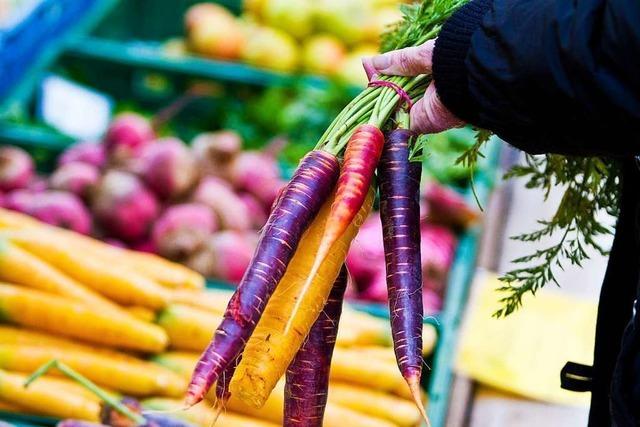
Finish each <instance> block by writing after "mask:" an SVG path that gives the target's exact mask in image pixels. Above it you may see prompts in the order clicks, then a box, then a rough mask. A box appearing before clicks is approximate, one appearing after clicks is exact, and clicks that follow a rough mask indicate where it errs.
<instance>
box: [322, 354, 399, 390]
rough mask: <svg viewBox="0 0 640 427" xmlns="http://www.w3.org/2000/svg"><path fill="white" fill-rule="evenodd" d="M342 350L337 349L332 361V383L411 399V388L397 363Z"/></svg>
mask: <svg viewBox="0 0 640 427" xmlns="http://www.w3.org/2000/svg"><path fill="white" fill-rule="evenodd" d="M340 350H341V351H337V349H336V351H335V352H334V354H333V359H332V360H331V370H330V371H329V378H330V379H331V381H338V382H345V383H350V384H357V385H361V386H363V387H369V388H371V389H374V390H382V391H386V392H390V393H394V394H397V395H399V396H402V397H405V398H408V399H411V393H410V391H409V386H408V385H407V383H406V382H405V381H404V378H402V375H401V374H400V371H398V367H397V366H396V365H395V363H391V361H389V360H384V359H379V358H373V357H369V358H366V357H364V355H363V354H362V353H361V352H358V351H357V349H355V350H352V349H340ZM363 360H366V363H363Z"/></svg>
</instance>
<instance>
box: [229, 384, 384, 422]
mask: <svg viewBox="0 0 640 427" xmlns="http://www.w3.org/2000/svg"><path fill="white" fill-rule="evenodd" d="M331 387H332V385H329V401H328V402H327V406H326V408H325V412H324V422H323V426H324V427H344V426H349V427H393V426H396V424H394V423H390V422H388V421H386V420H383V419H381V418H378V417H375V416H373V415H369V414H365V413H361V412H358V411H354V410H352V409H349V408H347V407H346V406H344V405H341V404H338V403H337V402H336V401H335V400H332V398H331ZM363 397H365V396H363ZM226 408H227V409H228V410H230V411H233V412H237V413H240V414H245V415H249V416H252V417H259V418H263V419H266V420H269V421H272V422H274V423H278V424H280V425H282V421H283V408H284V381H280V382H278V384H276V386H275V387H274V389H273V392H272V393H271V394H270V395H269V397H268V398H267V400H266V401H265V403H264V406H262V408H260V409H257V408H255V407H253V406H251V405H247V404H246V403H244V402H242V401H241V400H240V399H237V398H236V397H234V396H233V394H232V395H231V398H230V399H229V401H228V402H227V404H226Z"/></svg>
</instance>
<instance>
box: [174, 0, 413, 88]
mask: <svg viewBox="0 0 640 427" xmlns="http://www.w3.org/2000/svg"><path fill="white" fill-rule="evenodd" d="M401 3H403V1H400V0H389V1H367V0H321V1H313V0H252V1H245V2H243V7H244V11H243V13H242V15H241V16H239V17H236V16H234V15H233V14H232V13H231V12H229V11H228V10H226V9H225V8H224V7H222V6H220V5H216V4H213V3H199V4H196V5H194V6H192V7H191V8H190V9H189V10H188V11H187V13H186V14H185V17H184V24H185V25H184V26H185V37H186V40H185V45H186V46H185V47H186V49H188V50H189V51H192V52H194V53H196V54H200V55H204V56H208V57H211V58H217V59H224V60H232V61H243V62H245V63H247V64H250V65H253V66H256V67H260V68H266V69H271V70H275V71H281V72H304V73H309V74H318V75H326V76H331V77H336V78H338V79H341V80H343V81H345V82H347V83H351V84H356V85H360V86H364V85H365V84H366V79H365V78H364V75H363V73H362V66H361V58H362V57H363V56H370V55H373V54H375V53H376V52H377V51H378V47H379V43H380V39H379V38H380V34H381V33H382V32H383V31H384V30H385V29H386V28H387V27H388V26H389V25H391V24H394V23H396V22H397V21H399V20H400V18H401V14H400V11H399V10H398V5H399V4H401ZM179 43H180V42H178V41H176V40H171V41H170V42H169V43H168V48H169V49H171V51H172V52H175V51H176V50H178V49H179V48H177V47H176V46H179Z"/></svg>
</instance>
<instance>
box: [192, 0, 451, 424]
mask: <svg viewBox="0 0 640 427" xmlns="http://www.w3.org/2000/svg"><path fill="white" fill-rule="evenodd" d="M456 7H457V4H449V3H446V2H433V3H431V2H426V1H425V2H424V3H421V4H416V5H414V6H412V7H409V8H406V9H405V11H406V16H405V20H404V21H403V22H402V23H401V24H399V25H398V26H397V27H396V28H395V29H394V30H393V31H392V32H391V33H389V34H388V35H387V36H386V38H385V47H386V48H387V49H396V48H402V47H407V46H414V45H417V44H420V43H422V42H424V41H426V40H428V39H429V38H432V37H433V36H435V34H437V31H438V29H439V25H441V23H442V20H443V19H444V18H445V17H446V16H447V15H448V14H449V13H451V11H453V10H455V8H456ZM416 18H418V19H416ZM370 77H371V78H372V82H371V83H370V85H369V88H368V89H366V90H364V91H363V92H362V93H361V94H360V95H359V96H357V97H356V98H355V99H354V100H353V101H352V102H351V103H350V104H349V105H347V106H346V107H345V108H344V109H343V110H342V112H341V113H340V114H338V116H337V118H336V119H335V120H334V121H333V123H331V125H330V126H329V127H328V129H327V130H326V132H325V133H324V134H323V135H322V137H320V139H319V141H318V144H317V146H316V147H315V149H314V150H313V151H311V152H310V153H308V154H307V155H306V157H305V158H304V160H303V161H302V162H301V163H300V165H299V166H298V169H297V170H296V173H295V174H294V176H293V178H292V179H291V181H290V182H289V183H288V184H287V185H286V186H285V187H284V188H283V190H282V191H281V193H280V194H279V196H278V198H277V199H276V202H275V204H274V207H273V209H272V211H271V214H270V216H269V219H268V221H267V224H266V225H265V228H264V230H263V232H262V238H261V239H260V241H259V242H258V246H257V248H256V251H255V253H254V257H253V258H252V260H251V263H250V265H249V268H248V269H247V273H246V274H245V275H244V276H243V278H242V280H241V282H240V283H239V285H238V287H237V289H236V291H235V293H234V295H233V297H232V298H231V301H230V302H229V305H228V306H227V309H226V311H225V313H224V318H223V319H222V321H221V323H220V325H219V326H218V328H217V330H216V331H215V334H214V336H213V339H212V340H211V342H210V344H209V346H208V347H207V349H206V350H205V351H204V353H203V354H202V355H201V357H200V359H199V361H198V364H197V366H196V367H195V370H194V372H193V375H192V378H191V381H190V384H189V387H188V391H187V396H186V399H185V403H186V405H187V406H193V405H195V404H197V403H198V402H200V401H201V400H202V399H204V397H205V396H206V394H207V393H208V392H209V389H210V388H211V387H212V386H213V384H214V383H217V386H216V388H215V389H216V396H217V398H218V405H219V407H220V410H222V408H224V407H225V406H226V401H227V400H228V399H229V398H233V397H235V398H238V399H240V400H242V401H243V402H245V403H246V404H248V405H252V406H254V407H256V408H260V407H262V406H263V405H264V404H265V402H266V401H267V399H268V397H269V396H270V395H271V393H272V391H273V390H274V388H275V387H276V385H277V383H278V381H279V380H280V378H282V377H283V375H284V374H285V372H286V370H287V367H290V366H291V364H292V362H293V361H294V359H295V357H296V354H300V357H301V358H303V357H305V356H304V355H305V353H306V352H309V351H314V352H317V353H318V354H324V355H328V354H330V353H331V350H330V349H324V348H323V347H324V346H325V345H326V344H322V343H315V348H310V346H314V341H306V343H305V340H306V339H307V337H309V334H310V332H311V331H312V330H313V328H314V326H315V327H321V326H320V325H319V322H322V321H323V319H322V316H321V313H322V311H323V309H324V308H325V305H326V303H327V301H328V299H329V296H330V295H331V292H332V288H333V285H334V282H335V281H336V279H337V278H338V275H339V273H340V271H341V268H342V265H343V264H344V262H345V261H346V257H347V252H348V249H349V246H350V245H351V242H352V240H353V239H354V237H355V236H356V234H357V233H358V229H359V228H360V226H361V225H362V224H363V223H364V221H365V219H366V217H367V216H368V214H369V210H370V209H371V206H372V202H373V194H374V192H375V189H374V188H375V185H376V182H375V181H374V174H375V173H376V171H377V174H378V180H379V182H378V185H380V187H381V197H383V198H384V199H383V200H381V207H382V209H381V220H382V224H383V225H384V230H383V232H384V234H385V239H384V246H385V248H384V250H385V255H386V256H385V258H386V260H387V268H386V274H387V286H388V290H389V295H390V311H391V325H392V330H393V338H394V350H395V355H396V360H397V364H398V367H399V370H400V372H401V373H402V376H403V377H404V379H405V381H406V384H407V385H408V388H409V390H410V393H411V396H412V398H413V400H414V402H415V404H416V406H417V407H418V408H420V409H422V407H423V402H422V399H421V394H420V387H419V380H420V377H421V373H422V360H421V355H420V354H419V353H420V351H419V349H420V348H421V339H422V333H421V331H422V326H423V325H422V316H423V309H422V297H421V295H420V294H419V293H418V292H416V290H419V289H421V287H422V278H421V268H420V267H419V264H418V262H419V260H420V259H421V256H420V251H419V249H420V244H419V233H418V230H419V229H420V224H419V218H420V216H419V203H418V200H417V199H418V188H419V185H418V184H416V183H411V182H407V183H405V182H404V180H405V179H409V180H410V179H411V177H413V179H414V181H417V175H419V174H418V173H416V171H412V169H413V168H414V167H412V163H418V164H419V162H420V161H421V160H422V158H423V156H424V154H425V153H424V150H425V147H426V143H425V140H424V138H415V137H414V136H413V135H412V134H411V133H410V132H409V131H408V130H407V129H409V126H408V120H409V115H408V114H407V113H406V110H405V107H406V106H407V105H410V104H412V103H413V102H414V101H416V100H418V99H420V97H421V96H423V94H424V92H425V89H426V85H428V83H429V82H430V78H429V76H426V75H420V76H417V77H386V76H374V75H371V76H370ZM385 140H386V141H385ZM383 146H386V150H385V157H384V159H383V161H382V162H380V157H381V155H382V151H383ZM318 159H321V160H318ZM418 167H419V166H416V167H415V168H416V169H417V168H418ZM305 178H306V179H310V180H311V182H309V183H308V184H306V185H305V186H301V185H300V183H301V181H303V180H304V179H305ZM398 180H402V181H403V182H402V183H400V182H396V181H398ZM396 184H397V185H396ZM401 184H405V185H401ZM293 203H297V206H296V205H293ZM289 205H292V206H291V207H289ZM305 229H306V231H305ZM303 231H304V233H303ZM275 236H278V238H277V239H275V238H274V237H275ZM405 266H406V267H405ZM398 275H399V276H400V277H397V276H398ZM405 276H406V277H405ZM316 325H317V326H316ZM303 343H304V345H305V346H304V347H303ZM300 352H302V353H300ZM321 362H324V365H320V363H321ZM329 363H330V358H329V357H322V358H319V360H318V361H317V364H316V366H315V367H314V368H315V370H316V371H320V373H321V372H322V371H323V370H329V369H330V365H329ZM293 368H296V364H295V363H294V365H293ZM301 375H302V376H303V377H305V378H309V384H310V385H311V386H312V387H313V388H314V391H313V393H312V395H315V394H316V393H318V395H319V396H322V395H323V394H324V390H325V389H326V386H325V385H326V380H324V381H325V382H324V383H322V381H323V376H322V375H319V376H318V377H317V378H311V376H312V374H311V372H305V373H303V374H301ZM290 378H299V377H298V376H294V375H291V376H290ZM221 381H222V384H221ZM227 382H228V383H229V385H228V386H227ZM292 387H293V384H289V386H288V387H287V384H286V380H285V401H286V400H288V399H295V398H296V395H295V393H293V390H294V388H292ZM318 403H319V405H322V400H319V401H318ZM296 405H297V404H296V402H289V403H288V404H286V407H287V408H289V411H288V415H289V417H287V418H285V419H284V423H283V424H284V425H285V426H288V425H305V426H315V425H322V412H323V411H322V408H320V409H319V410H318V411H314V412H313V413H312V414H308V415H311V416H312V417H313V418H312V419H308V418H306V417H302V419H301V417H300V416H299V415H300V414H299V411H298V410H296V409H297V408H296ZM422 415H423V416H424V417H425V419H426V414H425V413H424V412H422Z"/></svg>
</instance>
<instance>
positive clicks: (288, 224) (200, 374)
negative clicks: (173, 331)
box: [185, 150, 340, 406]
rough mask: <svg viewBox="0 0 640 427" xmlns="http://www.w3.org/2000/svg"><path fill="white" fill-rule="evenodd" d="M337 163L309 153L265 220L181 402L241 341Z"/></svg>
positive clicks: (208, 380)
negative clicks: (244, 269) (222, 316)
mask: <svg viewBox="0 0 640 427" xmlns="http://www.w3.org/2000/svg"><path fill="white" fill-rule="evenodd" d="M339 170H340V165H339V163H338V159H337V158H336V157H335V156H333V155H332V154H329V153H327V152H325V151H320V150H315V151H312V152H310V153H309V154H307V155H306V156H305V157H304V159H302V162H301V163H300V166H299V167H298V169H297V170H296V172H295V174H294V175H293V178H291V181H290V182H289V183H288V184H287V186H286V187H285V189H284V190H283V192H282V194H281V196H280V198H279V199H278V202H277V203H276V205H275V206H274V208H273V210H272V212H271V214H270V215H269V219H268V221H267V223H266V224H265V226H264V228H263V231H262V236H261V237H260V241H259V242H258V247H257V248H256V251H255V253H254V255H253V258H252V260H251V263H250V264H249V267H248V268H247V271H246V272H245V274H244V276H243V278H242V280H241V282H240V284H239V285H238V288H237V289H236V291H235V293H234V294H233V296H232V297H231V300H230V301H229V305H228V306H227V310H226V312H225V314H224V318H223V320H222V323H221V324H220V326H218V329H217V330H216V331H215V333H214V335H213V338H212V340H211V343H209V346H208V347H207V348H206V349H205V351H204V353H202V356H200V360H199V361H198V364H197V365H196V368H195V370H194V372H193V376H192V378H191V382H190V384H189V387H188V389H187V396H186V398H185V404H186V405H187V406H192V405H195V404H196V403H198V402H200V401H201V400H202V399H203V398H204V396H205V394H206V393H207V391H208V390H209V388H210V387H211V385H212V384H213V383H214V382H215V381H217V379H218V377H219V376H220V375H221V373H222V372H223V371H224V370H225V369H226V368H227V367H228V366H229V364H230V363H231V362H232V361H233V360H235V359H236V357H237V356H238V355H240V354H241V353H242V350H243V349H244V346H245V344H246V342H247V340H248V339H249V337H250V336H251V334H252V333H253V330H254V329H255V327H256V324H257V323H258V320H259V319H260V316H261V315H262V312H263V311H264V308H265V306H266V304H267V301H268V300H269V298H270V297H271V294H272V293H273V291H274V290H275V287H276V285H277V284H278V282H279V281H280V279H281V278H282V276H283V275H284V272H285V270H286V268H287V265H288V264H289V261H290V260H291V258H292V257H293V254H294V253H295V251H296V248H297V246H298V241H299V240H300V237H301V236H302V233H303V232H304V231H305V230H306V228H307V227H308V225H309V224H310V223H311V221H312V220H313V219H314V218H315V216H316V214H317V213H318V211H319V210H320V207H321V206H322V204H323V203H324V202H325V200H326V199H327V197H328V196H329V194H330V193H331V191H333V187H334V186H335V183H336V180H337V179H338V174H339Z"/></svg>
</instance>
